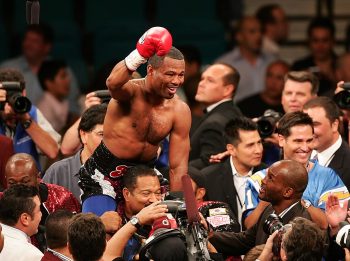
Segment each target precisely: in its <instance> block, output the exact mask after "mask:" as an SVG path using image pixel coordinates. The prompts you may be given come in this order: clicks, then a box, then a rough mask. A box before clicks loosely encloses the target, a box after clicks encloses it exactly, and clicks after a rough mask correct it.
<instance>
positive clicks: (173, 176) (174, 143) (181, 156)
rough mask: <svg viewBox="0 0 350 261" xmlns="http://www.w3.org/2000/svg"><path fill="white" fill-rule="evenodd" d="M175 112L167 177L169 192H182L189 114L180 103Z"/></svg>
mask: <svg viewBox="0 0 350 261" xmlns="http://www.w3.org/2000/svg"><path fill="white" fill-rule="evenodd" d="M178 107H179V110H176V112H175V113H176V115H175V123H174V126H173V130H172V131H171V133H170V139H169V167H170V171H169V176H170V190H171V191H180V190H182V185H181V177H182V176H183V175H185V174H187V169H188V155H189V151H190V138H189V131H190V126H191V112H190V109H189V108H188V106H187V105H185V104H184V103H182V102H181V106H178Z"/></svg>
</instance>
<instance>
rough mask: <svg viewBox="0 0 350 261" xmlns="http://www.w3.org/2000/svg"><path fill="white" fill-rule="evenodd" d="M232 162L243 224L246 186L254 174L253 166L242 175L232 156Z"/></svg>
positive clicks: (239, 215) (239, 216)
mask: <svg viewBox="0 0 350 261" xmlns="http://www.w3.org/2000/svg"><path fill="white" fill-rule="evenodd" d="M230 164H231V168H232V175H233V184H234V186H235V188H236V191H237V197H236V200H237V206H238V208H237V210H238V211H237V212H238V213H237V214H238V222H239V224H240V225H241V226H242V224H241V223H242V213H243V211H244V209H245V204H244V199H245V186H246V182H247V180H248V178H249V177H250V176H251V175H252V174H253V168H251V169H250V171H249V172H248V173H247V174H246V175H241V174H240V173H238V172H237V170H236V167H235V165H234V164H233V160H232V157H231V158H230Z"/></svg>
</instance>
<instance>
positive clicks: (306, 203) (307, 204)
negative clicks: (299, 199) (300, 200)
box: [304, 200, 311, 209]
mask: <svg viewBox="0 0 350 261" xmlns="http://www.w3.org/2000/svg"><path fill="white" fill-rule="evenodd" d="M310 206H311V202H310V201H308V200H304V208H306V209H308V208H309V207H310Z"/></svg>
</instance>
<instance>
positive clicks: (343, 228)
mask: <svg viewBox="0 0 350 261" xmlns="http://www.w3.org/2000/svg"><path fill="white" fill-rule="evenodd" d="M339 228H340V229H339V231H338V233H337V236H336V238H335V242H337V244H338V245H339V246H341V247H342V248H344V247H346V248H347V249H350V224H349V223H348V222H346V221H342V222H340V223H339Z"/></svg>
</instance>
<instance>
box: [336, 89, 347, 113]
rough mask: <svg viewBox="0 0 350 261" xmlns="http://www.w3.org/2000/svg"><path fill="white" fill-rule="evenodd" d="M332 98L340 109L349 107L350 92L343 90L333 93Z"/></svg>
mask: <svg viewBox="0 0 350 261" xmlns="http://www.w3.org/2000/svg"><path fill="white" fill-rule="evenodd" d="M333 100H334V101H335V103H336V104H337V105H338V106H339V108H341V109H350V92H349V91H347V90H345V91H341V92H339V93H337V94H335V95H334V97H333Z"/></svg>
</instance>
